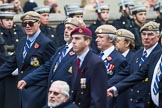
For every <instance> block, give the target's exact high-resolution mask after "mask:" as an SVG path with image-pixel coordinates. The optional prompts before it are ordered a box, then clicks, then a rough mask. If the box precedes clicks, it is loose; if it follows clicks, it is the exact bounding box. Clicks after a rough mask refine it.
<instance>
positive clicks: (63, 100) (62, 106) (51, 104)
mask: <svg viewBox="0 0 162 108" xmlns="http://www.w3.org/2000/svg"><path fill="white" fill-rule="evenodd" d="M69 91H70V88H69V85H68V84H67V83H66V82H65V81H61V80H57V81H55V82H53V83H52V85H51V87H50V88H49V92H48V105H46V106H45V107H43V108H78V106H76V105H75V104H72V101H71V100H70V98H69Z"/></svg>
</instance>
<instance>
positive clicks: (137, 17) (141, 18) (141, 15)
mask: <svg viewBox="0 0 162 108" xmlns="http://www.w3.org/2000/svg"><path fill="white" fill-rule="evenodd" d="M134 19H135V20H136V21H137V22H139V23H141V24H144V23H145V22H146V12H138V13H137V14H136V15H134Z"/></svg>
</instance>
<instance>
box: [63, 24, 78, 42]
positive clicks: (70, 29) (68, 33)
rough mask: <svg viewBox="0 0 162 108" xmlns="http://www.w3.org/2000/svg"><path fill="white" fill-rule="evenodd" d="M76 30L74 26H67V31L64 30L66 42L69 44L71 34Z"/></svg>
mask: <svg viewBox="0 0 162 108" xmlns="http://www.w3.org/2000/svg"><path fill="white" fill-rule="evenodd" d="M75 28H76V26H74V25H72V24H65V30H64V40H65V41H66V42H68V43H70V42H71V40H72V38H71V36H70V33H71V32H72V31H73V30H74V29H75Z"/></svg>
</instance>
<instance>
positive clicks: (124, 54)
mask: <svg viewBox="0 0 162 108" xmlns="http://www.w3.org/2000/svg"><path fill="white" fill-rule="evenodd" d="M128 53H129V49H128V50H127V51H125V52H124V53H122V55H123V56H124V57H126V56H127V54H128Z"/></svg>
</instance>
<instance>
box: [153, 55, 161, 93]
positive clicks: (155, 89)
mask: <svg viewBox="0 0 162 108" xmlns="http://www.w3.org/2000/svg"><path fill="white" fill-rule="evenodd" d="M161 78H162V57H161V61H160V64H159V69H158V72H157V73H156V76H155V81H154V85H153V92H154V95H157V94H158V92H159V83H160V80H161Z"/></svg>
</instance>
